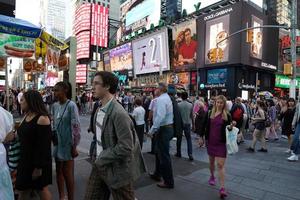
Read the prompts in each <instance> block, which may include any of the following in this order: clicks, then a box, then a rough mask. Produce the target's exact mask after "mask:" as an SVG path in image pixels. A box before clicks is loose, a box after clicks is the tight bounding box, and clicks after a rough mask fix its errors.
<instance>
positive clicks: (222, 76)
mask: <svg viewBox="0 0 300 200" xmlns="http://www.w3.org/2000/svg"><path fill="white" fill-rule="evenodd" d="M226 82H227V69H211V70H208V71H207V83H208V84H219V83H226Z"/></svg>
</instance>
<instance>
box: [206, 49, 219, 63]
mask: <svg viewBox="0 0 300 200" xmlns="http://www.w3.org/2000/svg"><path fill="white" fill-rule="evenodd" d="M217 56H218V51H217V48H213V49H211V50H210V51H209V52H208V59H209V60H210V62H211V63H216V62H217V59H218V58H217Z"/></svg>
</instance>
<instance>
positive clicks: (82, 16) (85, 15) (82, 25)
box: [74, 3, 91, 35]
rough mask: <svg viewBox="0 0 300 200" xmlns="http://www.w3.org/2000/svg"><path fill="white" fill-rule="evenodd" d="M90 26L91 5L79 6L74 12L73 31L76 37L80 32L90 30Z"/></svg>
mask: <svg viewBox="0 0 300 200" xmlns="http://www.w3.org/2000/svg"><path fill="white" fill-rule="evenodd" d="M90 24H91V4H89V3H86V4H82V5H81V6H79V7H78V8H77V9H76V11H75V25H74V29H75V30H74V31H75V35H77V34H78V33H79V32H81V31H85V30H90V28H91V27H90V26H91V25H90Z"/></svg>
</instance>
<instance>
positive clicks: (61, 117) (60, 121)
mask: <svg viewBox="0 0 300 200" xmlns="http://www.w3.org/2000/svg"><path fill="white" fill-rule="evenodd" d="M69 103H70V100H68V102H67V104H66V106H65V108H64V111H63V113H62V115H61V118H60V120H59V122H58V124H57V126H56V130H57V128H58V127H59V125H60V123H61V120H62V118H63V116H64V114H65V112H66V109H67V107H68V104H69Z"/></svg>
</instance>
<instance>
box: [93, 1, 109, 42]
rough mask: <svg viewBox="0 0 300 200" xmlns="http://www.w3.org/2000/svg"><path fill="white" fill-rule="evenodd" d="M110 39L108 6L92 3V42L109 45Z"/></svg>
mask: <svg viewBox="0 0 300 200" xmlns="http://www.w3.org/2000/svg"><path fill="white" fill-rule="evenodd" d="M107 41H108V8H106V7H104V6H100V5H98V4H92V20H91V44H92V45H95V46H100V47H107Z"/></svg>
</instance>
